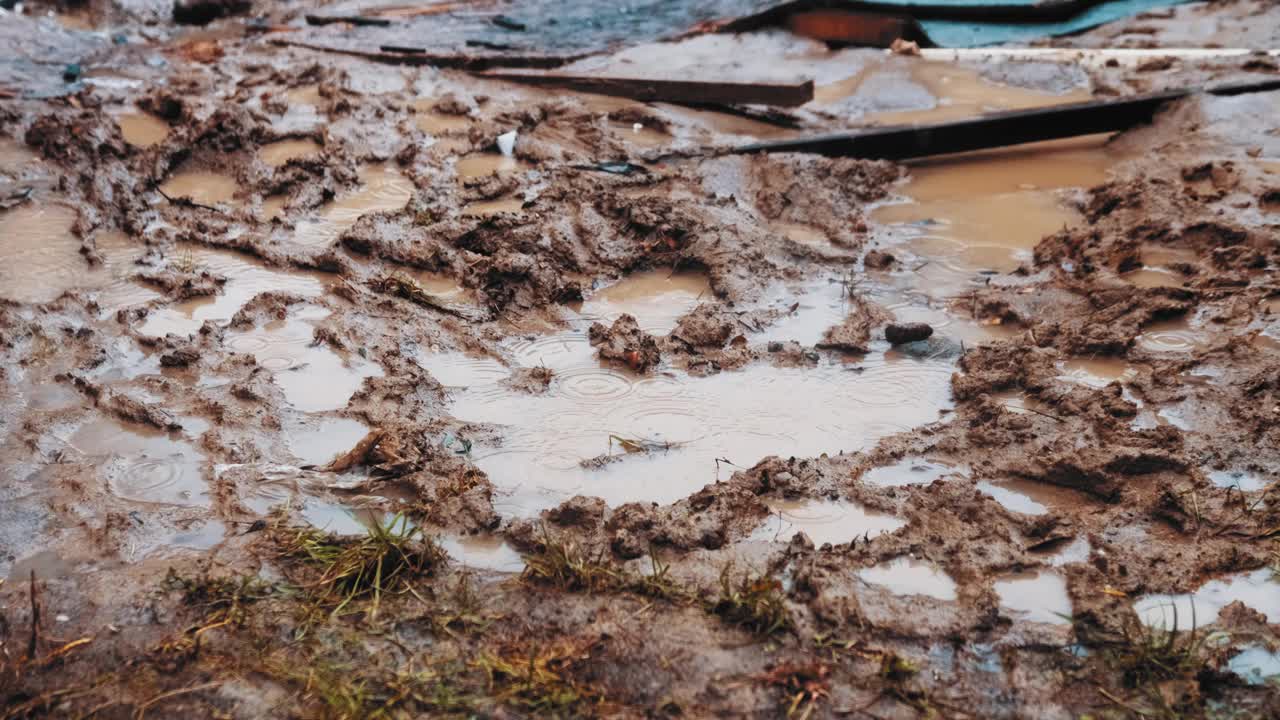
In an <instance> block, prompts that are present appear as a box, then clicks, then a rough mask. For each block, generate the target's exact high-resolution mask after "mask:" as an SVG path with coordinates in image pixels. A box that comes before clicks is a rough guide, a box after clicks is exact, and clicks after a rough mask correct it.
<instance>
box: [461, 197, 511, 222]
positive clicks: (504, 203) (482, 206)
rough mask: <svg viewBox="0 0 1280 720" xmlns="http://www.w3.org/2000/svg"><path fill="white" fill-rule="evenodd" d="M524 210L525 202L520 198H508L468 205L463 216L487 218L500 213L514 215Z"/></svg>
mask: <svg viewBox="0 0 1280 720" xmlns="http://www.w3.org/2000/svg"><path fill="white" fill-rule="evenodd" d="M523 209H524V201H523V200H521V199H519V198H506V199H503V200H484V201H481V202H473V203H468V204H467V205H465V206H463V208H462V214H463V215H471V216H473V217H485V216H488V215H497V214H498V213H514V212H520V211H521V210H523Z"/></svg>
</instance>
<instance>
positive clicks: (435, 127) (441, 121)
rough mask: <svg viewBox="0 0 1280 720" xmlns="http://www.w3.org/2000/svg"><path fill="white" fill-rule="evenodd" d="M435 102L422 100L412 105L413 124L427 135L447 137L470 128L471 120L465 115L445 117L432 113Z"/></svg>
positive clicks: (444, 115) (441, 114) (442, 114)
mask: <svg viewBox="0 0 1280 720" xmlns="http://www.w3.org/2000/svg"><path fill="white" fill-rule="evenodd" d="M435 104H436V101H435V100H432V99H423V100H418V101H417V102H415V103H414V104H413V108H414V111H415V115H414V124H415V125H417V126H418V129H419V130H421V131H422V132H424V133H427V134H428V135H448V134H449V133H457V132H462V131H464V130H466V129H467V128H468V127H470V126H471V118H469V117H467V116H466V115H446V114H444V113H438V112H434V111H432V109H431V108H432V107H434V106H435Z"/></svg>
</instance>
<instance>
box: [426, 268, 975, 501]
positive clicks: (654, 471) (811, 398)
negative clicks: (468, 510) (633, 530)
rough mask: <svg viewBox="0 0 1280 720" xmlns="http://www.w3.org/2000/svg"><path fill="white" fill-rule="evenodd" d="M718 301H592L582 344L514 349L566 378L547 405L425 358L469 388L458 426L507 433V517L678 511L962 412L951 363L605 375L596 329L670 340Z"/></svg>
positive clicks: (563, 338) (652, 287)
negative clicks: (754, 477)
mask: <svg viewBox="0 0 1280 720" xmlns="http://www.w3.org/2000/svg"><path fill="white" fill-rule="evenodd" d="M706 292H707V289H706V279H705V278H703V277H701V276H697V275H693V276H687V275H682V274H676V275H674V276H671V275H669V274H667V273H664V272H655V273H647V274H643V275H640V276H632V277H631V278H629V279H628V280H626V281H623V282H620V283H618V284H616V285H614V286H611V287H609V288H606V289H604V290H601V291H600V292H597V293H595V294H594V295H593V296H591V297H590V298H589V299H588V300H587V301H586V302H584V303H583V305H582V307H581V309H580V315H579V316H578V317H576V318H573V319H571V325H572V326H573V329H572V330H571V331H568V332H564V333H560V334H556V335H551V336H542V337H535V338H531V339H522V340H519V341H517V342H515V343H513V344H511V346H510V348H509V349H510V350H511V352H512V353H513V354H514V356H515V360H516V362H517V363H518V364H519V365H520V366H523V367H536V366H539V365H541V366H545V367H547V368H549V369H551V370H552V371H553V372H554V374H555V377H554V379H553V381H552V383H551V387H550V389H549V390H548V392H547V393H545V394H544V395H540V396H531V395H525V394H520V393H512V392H510V391H508V390H506V389H505V388H503V387H501V386H500V385H498V384H497V383H498V381H499V380H501V378H502V377H503V376H505V372H504V371H502V370H501V364H500V363H498V362H497V361H496V360H483V361H476V360H474V359H468V358H466V357H465V356H461V355H457V354H453V355H452V356H450V355H447V354H436V355H424V356H423V357H420V358H419V362H421V363H422V364H423V366H424V367H426V368H427V370H428V371H429V372H431V374H432V375H433V376H435V377H437V378H438V379H440V380H441V382H442V383H444V384H445V385H450V386H454V387H460V386H466V388H465V390H462V391H456V392H454V393H453V410H452V413H453V415H454V416H455V417H457V418H458V419H460V420H464V421H473V422H486V423H494V424H497V425H502V426H506V432H505V437H504V439H503V442H502V444H501V445H497V446H483V445H480V444H479V443H477V445H476V447H475V449H474V450H473V458H474V459H475V462H476V464H477V465H478V466H479V467H480V468H481V469H482V470H484V471H485V472H486V473H488V475H489V476H490V478H491V479H493V481H494V483H495V484H496V485H497V486H498V487H499V488H500V489H501V491H502V492H503V493H506V494H507V495H508V497H507V498H505V499H500V500H499V504H501V505H504V508H503V509H504V510H506V511H508V512H512V513H515V514H518V515H524V514H527V513H529V512H536V511H538V510H541V509H544V508H547V507H551V506H554V505H556V504H558V503H559V502H562V501H563V500H564V499H566V498H568V497H570V496H572V495H574V494H579V493H582V494H586V495H594V496H598V497H601V498H603V499H604V500H605V501H606V502H608V503H610V504H611V505H618V504H621V503H624V502H632V501H646V502H648V501H651V502H659V503H669V502H674V501H676V500H678V499H680V498H682V497H685V496H687V495H688V494H689V493H691V492H693V491H695V490H696V489H698V488H700V487H702V486H703V485H705V484H707V483H709V482H712V481H714V480H715V479H716V476H717V472H726V473H727V472H731V471H732V470H733V467H734V466H733V465H727V464H726V461H727V462H728V463H734V464H736V465H737V466H743V467H749V466H750V465H752V464H754V463H755V462H757V461H759V460H760V459H762V458H764V457H766V456H768V455H779V456H781V457H788V456H795V457H810V456H817V455H820V454H822V453H824V452H837V451H854V450H862V449H865V448H867V447H869V446H871V445H872V444H874V443H875V442H876V441H877V440H879V439H880V438H883V437H885V436H887V435H890V434H893V433H896V432H900V431H903V430H906V429H909V428H911V427H915V426H917V425H921V424H924V423H927V422H932V421H934V420H937V419H938V417H939V411H940V410H942V409H944V408H946V407H949V405H950V403H951V393H950V378H951V372H952V370H953V364H952V362H951V361H943V360H939V361H917V360H908V359H897V360H890V359H887V358H886V357H885V354H884V352H882V351H881V352H873V353H871V354H870V355H868V356H866V357H865V358H862V360H861V361H860V364H859V365H858V368H857V371H856V372H855V371H852V370H851V369H850V368H848V367H847V366H845V365H844V364H843V363H839V362H833V363H824V364H821V365H819V366H818V367H816V368H809V367H803V368H774V367H772V366H768V365H765V364H763V363H761V364H756V365H751V366H749V367H747V368H744V369H742V370H739V371H733V372H723V373H719V374H716V375H712V376H710V377H704V378H692V377H688V376H685V375H684V374H683V373H677V372H665V371H661V370H659V371H656V372H653V373H650V374H648V375H644V376H639V375H635V374H633V373H631V372H629V371H627V370H625V369H623V368H620V367H615V366H612V365H610V364H607V363H601V362H600V361H598V360H597V359H596V357H595V352H594V349H593V348H592V347H591V346H590V345H589V344H588V342H587V339H586V333H585V330H586V326H587V325H588V324H589V322H590V321H591V320H594V319H599V320H601V321H602V322H605V323H609V322H612V320H613V319H615V318H616V317H618V316H619V315H621V314H623V313H624V312H625V313H629V314H631V315H633V316H635V317H636V319H637V322H638V323H639V324H640V326H641V327H643V328H645V329H646V330H648V331H649V332H653V333H656V334H665V333H666V332H668V331H670V329H671V328H672V327H674V325H675V322H676V319H677V318H679V317H680V316H681V315H683V314H684V313H686V312H687V311H688V310H689V309H691V308H692V307H693V306H694V305H696V304H697V302H698V298H699V297H700V296H702V295H703V294H704V293H706ZM500 373H501V374H500ZM611 436H613V437H611ZM619 437H620V438H626V439H628V440H641V441H644V442H646V443H649V444H650V445H651V449H652V450H653V452H632V453H627V452H625V451H623V450H622V449H621V447H620V446H619V444H618V442H617V438H619ZM610 454H612V457H607V458H601V457H600V456H606V455H610ZM592 458H597V459H598V460H597V462H595V463H591V464H589V465H588V466H586V467H584V466H583V464H582V461H584V460H589V459H592Z"/></svg>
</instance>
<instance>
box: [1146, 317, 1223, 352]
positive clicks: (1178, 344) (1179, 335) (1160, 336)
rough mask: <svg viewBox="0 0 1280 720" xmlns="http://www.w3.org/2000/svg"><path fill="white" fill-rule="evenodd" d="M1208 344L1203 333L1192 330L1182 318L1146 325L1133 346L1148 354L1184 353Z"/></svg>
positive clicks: (1188, 321)
mask: <svg viewBox="0 0 1280 720" xmlns="http://www.w3.org/2000/svg"><path fill="white" fill-rule="evenodd" d="M1208 342H1209V338H1208V337H1207V336H1206V335H1205V333H1204V332H1202V331H1199V330H1196V329H1194V328H1192V327H1191V322H1190V320H1188V319H1187V318H1186V317H1185V316H1184V317H1180V318H1174V319H1172V320H1160V321H1157V322H1153V323H1151V324H1149V325H1147V326H1146V327H1144V328H1143V329H1142V334H1141V335H1139V336H1138V338H1137V340H1136V342H1135V343H1134V344H1135V345H1136V346H1137V347H1139V348H1142V349H1143V350H1147V351H1149V352H1156V353H1166V352H1170V353H1171V352H1177V353H1186V352H1191V351H1192V350H1195V349H1197V348H1201V347H1204V346H1205V345H1206V344H1208Z"/></svg>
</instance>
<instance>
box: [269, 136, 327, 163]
mask: <svg viewBox="0 0 1280 720" xmlns="http://www.w3.org/2000/svg"><path fill="white" fill-rule="evenodd" d="M322 149H323V148H321V147H320V144H319V143H317V142H316V141H315V140H281V141H279V142H273V143H268V144H266V145H263V146H262V149H261V150H259V151H258V157H260V158H262V162H264V163H266V164H268V165H271V166H273V167H279V166H281V165H284V164H285V163H287V162H289V161H290V160H293V159H295V158H304V157H309V156H311V155H315V154H317V153H319V152H320V151H321V150H322Z"/></svg>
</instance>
